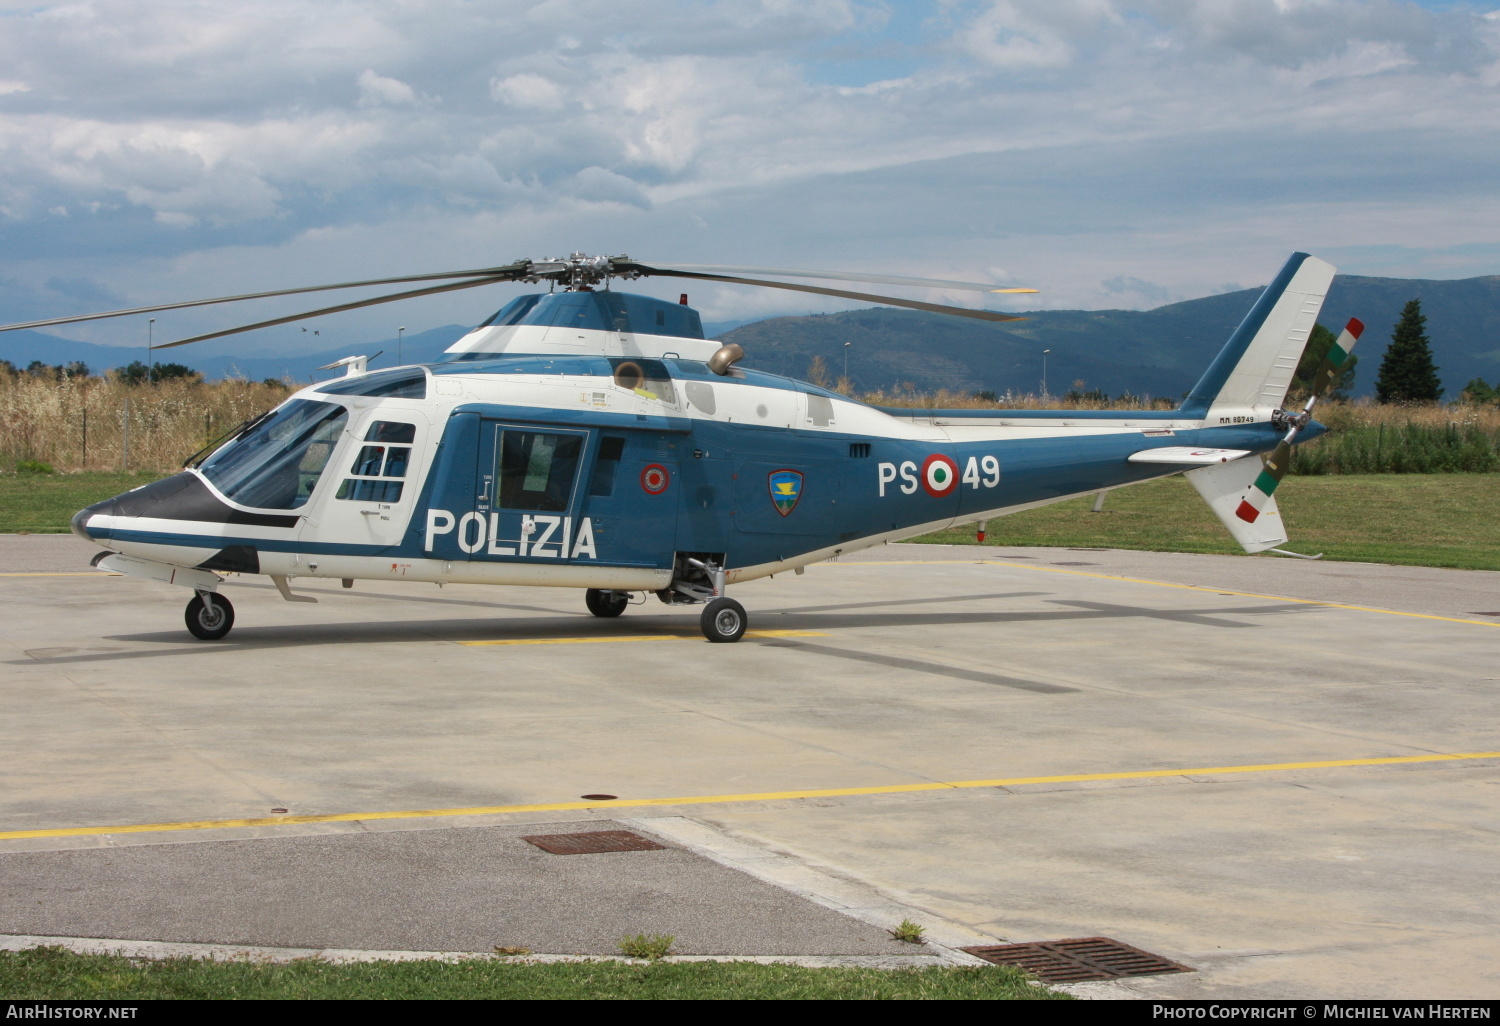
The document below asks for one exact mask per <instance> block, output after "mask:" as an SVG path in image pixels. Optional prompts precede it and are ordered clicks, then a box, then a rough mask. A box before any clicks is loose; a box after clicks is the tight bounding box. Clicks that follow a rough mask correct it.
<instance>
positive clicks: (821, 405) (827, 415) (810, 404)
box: [807, 394, 833, 427]
mask: <svg viewBox="0 0 1500 1026" xmlns="http://www.w3.org/2000/svg"><path fill="white" fill-rule="evenodd" d="M807 419H808V422H809V423H811V424H813V425H814V426H815V427H829V426H831V425H832V424H833V400H832V399H830V398H828V397H827V396H826V395H812V394H809V395H808V397H807Z"/></svg>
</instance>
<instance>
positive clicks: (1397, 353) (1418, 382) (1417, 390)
mask: <svg viewBox="0 0 1500 1026" xmlns="http://www.w3.org/2000/svg"><path fill="white" fill-rule="evenodd" d="M1442 394H1443V386H1442V384H1441V383H1440V382H1439V381H1438V374H1437V366H1436V365H1435V364H1433V362H1432V344H1431V342H1430V341H1429V340H1428V338H1427V318H1426V317H1423V316H1422V301H1421V300H1420V299H1413V300H1411V301H1409V302H1408V303H1407V304H1406V307H1405V308H1404V309H1403V310H1402V311H1401V319H1400V320H1399V321H1397V322H1396V330H1395V331H1393V332H1392V333H1391V344H1390V346H1389V347H1387V349H1386V351H1385V359H1383V360H1381V362H1380V374H1379V376H1377V377H1376V378H1375V398H1376V400H1377V401H1379V402H1382V403H1411V402H1436V401H1437V399H1438V397H1439V396H1441V395H1442Z"/></svg>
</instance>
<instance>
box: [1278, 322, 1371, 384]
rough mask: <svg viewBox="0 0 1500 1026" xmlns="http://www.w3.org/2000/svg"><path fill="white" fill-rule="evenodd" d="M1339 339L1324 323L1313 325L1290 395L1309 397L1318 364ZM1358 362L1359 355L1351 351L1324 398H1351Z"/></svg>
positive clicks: (1293, 376) (1294, 374) (1294, 376)
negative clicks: (1355, 368) (1355, 367)
mask: <svg viewBox="0 0 1500 1026" xmlns="http://www.w3.org/2000/svg"><path fill="white" fill-rule="evenodd" d="M1337 341H1338V336H1337V335H1335V334H1334V333H1333V332H1331V331H1329V330H1328V329H1327V328H1325V327H1323V325H1321V324H1314V325H1313V330H1312V333H1311V334H1310V335H1308V336H1307V348H1305V349H1303V350H1302V359H1300V360H1298V361H1297V370H1296V371H1295V372H1294V373H1293V374H1292V387H1291V392H1290V393H1289V396H1290V395H1295V396H1297V397H1298V398H1299V399H1303V400H1305V399H1306V398H1307V394H1308V393H1309V392H1311V391H1312V384H1313V380H1312V379H1313V375H1314V374H1316V373H1318V365H1319V364H1321V363H1322V362H1323V357H1325V356H1327V355H1328V350H1329V349H1331V348H1332V347H1333V344H1334V343H1335V342H1337ZM1357 363H1359V357H1358V356H1356V355H1354V354H1353V353H1351V354H1350V355H1349V359H1347V360H1345V361H1344V365H1343V366H1342V367H1340V368H1339V376H1338V377H1336V378H1334V379H1333V386H1332V387H1331V388H1329V389H1328V391H1327V392H1325V393H1324V394H1323V398H1324V399H1337V400H1340V401H1345V400H1347V399H1348V398H1349V392H1350V390H1351V389H1353V388H1354V366H1355V364H1357Z"/></svg>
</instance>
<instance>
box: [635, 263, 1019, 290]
mask: <svg viewBox="0 0 1500 1026" xmlns="http://www.w3.org/2000/svg"><path fill="white" fill-rule="evenodd" d="M643 266H644V265H643ZM652 267H653V268H660V269H661V270H678V271H706V272H709V273H712V274H775V275H779V276H781V277H783V278H832V279H834V280H835V281H869V282H874V283H876V284H877V285H916V286H918V287H919V288H928V289H968V290H969V291H971V292H1008V293H1032V292H1035V291H1036V289H1022V288H1015V289H1009V288H996V287H995V286H994V285H984V284H982V283H980V282H975V281H949V280H948V279H946V278H909V277H906V276H905V275H899V274H862V273H860V272H856V271H805V270H797V269H795V268H791V267H734V266H731V265H728V264H672V265H671V267H660V265H655V264H653V265H652Z"/></svg>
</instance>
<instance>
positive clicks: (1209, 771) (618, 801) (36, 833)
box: [0, 752, 1500, 841]
mask: <svg viewBox="0 0 1500 1026" xmlns="http://www.w3.org/2000/svg"><path fill="white" fill-rule="evenodd" d="M1473 759H1500V752H1462V753H1458V754H1452V755H1448V754H1442V755H1397V756H1388V757H1384V758H1378V759H1326V760H1322V761H1318V762H1275V763H1257V764H1254V765H1248V766H1209V767H1199V768H1197V769H1157V770H1132V771H1127V772H1123V773H1069V774H1064V775H1061V776H1050V777H1003V778H1000V779H996V780H956V781H930V782H927V783H921V784H882V785H878V786H875V787H831V788H821V789H818V790H810V791H763V792H758V793H754V794H711V795H692V796H689V797H685V798H615V799H612V800H610V801H602V802H588V801H581V802H548V803H545V804H540V805H490V806H478V807H470V808H461V809H407V810H403V811H400V812H337V813H329V814H327V815H321V816H271V817H266V818H261V819H202V820H192V821H189V822H182V823H133V824H129V825H126V826H101V827H62V828H59V829H53V830H7V831H4V832H0V841H11V840H19V839H22V838H28V837H87V836H93V835H99V834H144V833H161V832H166V831H174V830H221V829H225V828H227V827H260V826H277V825H280V824H285V823H354V822H358V821H360V820H374V819H424V818H433V817H439V816H497V815H502V814H505V813H515V812H562V811H566V810H570V809H597V808H641V807H644V806H652V805H713V804H718V803H723V802H773V801H785V800H787V799H793V798H841V797H847V796H852V795H862V794H902V793H906V792H911V791H948V790H963V789H969V788H976V787H1019V786H1021V785H1023V784H1072V783H1085V782H1089V781H1095V780H1144V779H1147V778H1151V777H1189V776H1214V775H1223V774H1232V773H1274V772H1278V771H1285V770H1315V769H1339V768H1344V767H1350V766H1396V765H1403V764H1407V763H1423V762H1459V761H1463V760H1473Z"/></svg>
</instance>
